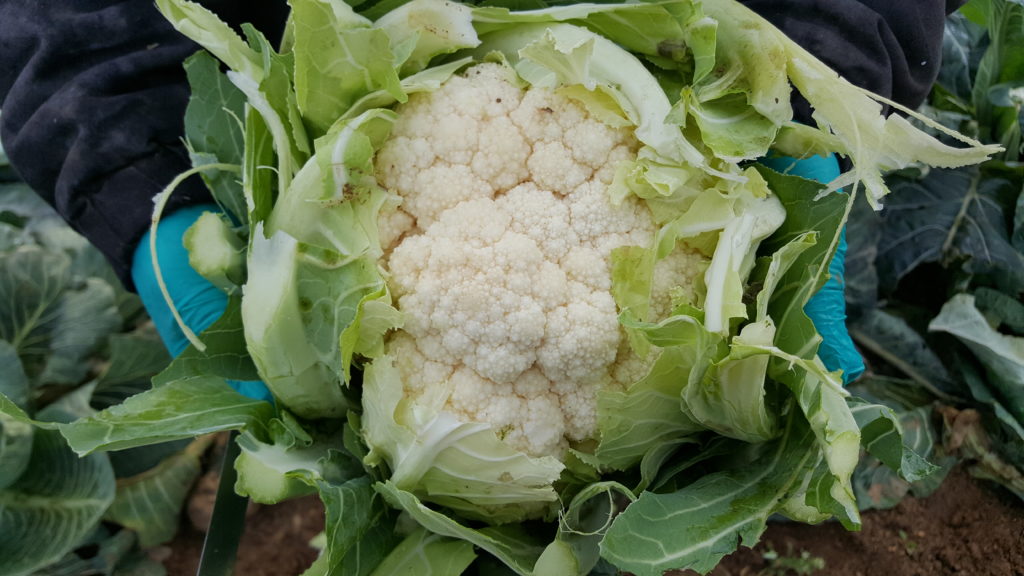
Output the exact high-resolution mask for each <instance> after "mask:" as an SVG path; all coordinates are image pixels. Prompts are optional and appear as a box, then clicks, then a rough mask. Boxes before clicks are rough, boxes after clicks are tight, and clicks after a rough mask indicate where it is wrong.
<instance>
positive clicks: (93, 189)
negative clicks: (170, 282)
mask: <svg viewBox="0 0 1024 576" xmlns="http://www.w3.org/2000/svg"><path fill="white" fill-rule="evenodd" d="M204 4H206V5H207V6H208V7H210V8H211V9H213V10H214V11H216V12H217V13H218V14H219V15H220V16H221V17H222V18H224V19H225V20H226V21H228V22H229V23H235V24H237V23H238V22H240V21H242V20H243V19H245V18H246V14H249V15H252V14H255V15H256V16H257V18H256V20H257V21H260V20H263V21H266V22H262V23H263V24H264V25H265V28H264V30H265V31H266V30H270V32H268V35H269V36H271V37H273V36H277V35H279V34H280V30H281V29H283V23H284V21H285V16H286V14H287V12H286V10H287V6H286V4H285V3H284V2H277V1H276V0H269V1H261V0H251V1H249V2H244V1H240V0H237V1H229V0H207V1H206V2H204ZM265 5H270V6H269V7H268V6H265ZM258 23H260V22H258ZM275 32H276V34H275ZM196 50H198V46H197V45H196V44H194V43H192V42H191V41H190V40H188V39H187V38H185V37H184V36H182V35H180V34H179V33H178V32H177V31H175V30H174V29H173V27H171V25H170V24H169V23H168V22H167V21H166V20H164V18H163V17H162V16H161V15H160V13H159V12H158V11H157V9H156V7H155V5H154V4H153V2H152V1H149V0H74V1H71V2H69V1H67V0H3V1H2V2H0V111H2V113H0V139H2V142H3V145H4V149H5V150H6V152H7V154H8V156H9V157H10V160H11V164H12V165H13V166H14V168H15V169H16V171H17V172H18V174H19V175H20V176H21V177H22V179H24V180H25V181H26V182H27V183H28V184H29V185H30V186H31V187H32V188H33V189H35V190H36V191H37V192H38V193H39V194H40V195H41V196H43V198H45V199H46V200H47V201H48V202H49V203H50V204H51V205H53V206H54V207H55V208H56V209H57V211H58V212H59V213H60V214H61V215H62V216H63V217H64V219H65V220H67V221H68V222H69V223H70V224H71V226H72V227H73V228H74V229H75V230H77V231H78V232H79V233H81V234H82V235H84V236H85V237H86V238H88V239H89V241H90V242H92V243H93V244H94V245H96V246H97V247H98V248H99V249H100V251H102V252H103V254H104V255H105V256H106V257H107V259H108V260H110V262H111V263H112V264H113V266H114V269H115V271H116V272H117V274H118V275H119V277H120V278H121V279H122V281H123V282H124V283H125V285H126V286H129V287H131V279H130V275H129V266H130V263H131V255H132V252H133V251H134V248H135V245H136V244H137V243H138V240H139V238H141V236H142V234H143V233H144V232H145V230H146V229H147V227H148V226H149V221H150V216H151V214H152V211H153V202H152V198H153V196H154V195H156V194H157V193H158V192H159V191H160V190H162V189H163V188H164V187H165V186H166V185H167V184H168V183H169V182H170V181H171V180H172V179H173V178H174V177H175V176H177V175H178V174H180V173H181V172H183V171H185V170H187V169H188V168H189V167H190V163H189V160H188V154H187V152H186V150H185V147H184V145H183V143H182V134H183V118H184V112H185V106H186V104H187V102H188V96H189V89H188V84H187V82H186V79H185V73H184V69H183V68H182V63H183V61H184V60H185V58H187V57H188V56H189V55H191V54H192V53H194V52H195V51H196ZM209 201H210V196H209V193H208V192H207V190H206V188H205V187H204V186H203V184H202V182H201V181H200V180H199V179H198V178H192V179H189V181H187V182H186V183H185V184H184V185H183V186H182V187H181V188H179V189H178V190H177V191H176V192H175V193H174V195H173V196H172V200H171V203H170V205H169V207H168V208H169V209H170V210H174V209H175V208H176V207H179V206H182V205H191V204H196V203H201V202H209Z"/></svg>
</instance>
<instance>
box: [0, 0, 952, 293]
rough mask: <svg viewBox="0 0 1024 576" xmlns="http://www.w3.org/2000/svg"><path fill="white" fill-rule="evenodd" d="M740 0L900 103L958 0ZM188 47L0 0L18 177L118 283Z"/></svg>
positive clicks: (90, 0) (281, 16)
mask: <svg viewBox="0 0 1024 576" xmlns="http://www.w3.org/2000/svg"><path fill="white" fill-rule="evenodd" d="M743 1H744V3H745V4H747V5H748V6H749V7H751V8H752V9H754V10H755V11H757V12H759V13H760V14H762V15H763V16H765V17H766V18H767V19H768V20H770V21H771V22H773V23H774V24H775V25H776V26H778V27H779V28H781V29H782V30H783V31H784V32H786V33H787V34H788V35H790V36H791V37H792V38H793V39H794V40H796V41H797V42H799V43H800V44H802V45H803V46H805V47H806V48H807V49H809V50H810V51H811V52H813V53H815V54H816V55H817V56H818V57H819V58H821V59H823V60H824V61H825V62H826V63H828V64H829V65H831V66H833V67H834V68H835V69H837V70H838V71H839V72H840V73H841V74H843V75H844V76H845V77H847V79H849V80H850V81H852V82H854V83H856V84H859V85H861V86H864V87H866V88H868V89H870V90H873V91H875V92H878V93H879V94H882V95H885V96H889V97H892V98H893V99H895V100H898V101H900V102H901V103H904V104H906V105H908V106H916V105H918V104H919V103H920V102H921V101H922V100H923V99H924V97H925V95H926V94H927V92H928V89H929V87H930V86H931V83H932V81H933V80H934V78H935V76H936V74H937V71H938V60H939V55H940V53H941V46H942V44H941V42H942V29H943V20H944V17H945V15H946V13H947V12H948V11H949V10H951V9H953V8H955V7H956V6H955V5H950V4H947V0H743ZM950 1H953V2H955V1H956V0H950ZM203 3H204V4H205V5H207V6H208V7H210V8H211V9H213V10H214V11H215V12H217V13H218V15H220V16H221V17H222V18H223V19H225V20H226V21H228V22H229V23H232V24H233V25H236V26H237V24H238V23H240V22H242V21H254V24H255V25H256V27H257V28H258V29H260V30H262V31H264V33H266V34H267V35H268V36H269V37H271V38H275V37H278V36H279V34H280V30H281V28H282V26H283V23H284V21H285V16H286V14H287V5H286V3H285V2H284V1H283V0H249V1H244V0H205V1H204V2H203ZM195 50H197V46H196V45H194V44H193V43H192V42H190V41H189V40H187V39H185V38H184V37H182V36H181V35H179V34H178V33H177V32H175V31H174V29H173V28H172V27H171V26H170V25H169V24H168V23H167V22H165V21H164V20H163V18H162V17H161V16H160V14H159V13H158V12H157V11H156V8H155V7H154V6H153V3H152V2H151V1H148V0H74V1H67V0H2V1H0V110H2V115H0V139H2V141H3V144H4V147H5V149H6V150H7V153H8V156H9V157H10V159H11V162H12V164H13V165H14V166H15V168H16V169H17V171H18V172H19V174H20V175H21V176H22V178H23V179H24V180H25V181H26V182H28V183H29V185H31V186H32V187H33V188H34V189H35V190H36V191H37V192H39V194H41V195H42V196H43V197H44V198H45V199H46V200H47V201H48V202H50V203H51V204H52V205H53V206H54V207H55V208H56V209H57V211H58V212H60V214H61V215H62V216H63V217H64V218H65V219H66V220H67V221H68V222H69V223H70V224H71V225H72V227H73V228H74V229H75V230H77V231H79V232H80V233H82V234H83V235H84V236H85V237H86V238H88V239H89V240H90V241H91V242H92V243H93V244H95V245H96V246H97V247H98V248H99V249H100V250H101V251H102V252H103V253H104V254H105V255H106V256H107V258H108V259H109V260H110V262H111V263H112V264H113V265H114V268H115V270H116V271H117V273H118V275H119V276H120V277H121V278H122V280H123V281H124V282H125V284H126V285H127V286H129V287H131V280H130V275H129V265H130V262H131V254H132V252H133V251H134V248H135V245H136V243H137V242H138V240H139V238H140V237H141V236H142V234H143V232H144V231H145V230H146V228H147V226H148V224H149V219H150V214H151V212H152V202H151V200H152V198H153V196H154V195H155V194H156V193H157V192H159V191H160V190H161V189H162V188H163V187H164V186H165V185H166V184H167V183H168V182H170V180H171V179H172V178H174V177H175V176H176V175H177V174H179V173H181V172H182V171H184V170H186V169H187V168H188V167H189V162H188V157H187V154H186V152H185V149H184V146H183V145H182V143H181V138H182V132H183V127H182V119H183V116H184V109H185V105H186V103H187V101H188V86H187V84H186V81H185V76H184V72H183V70H182V62H183V60H184V59H185V58H186V57H188V56H189V55H190V54H192V53H193V52H194V51H195ZM798 106H799V102H798ZM807 113H808V111H807V110H803V113H802V114H803V116H805V117H807V116H808V114H807ZM172 198H173V199H172V201H171V205H170V209H172V210H173V209H174V208H175V207H178V206H181V205H190V204H196V203H200V202H208V201H209V200H210V198H209V194H208V193H207V191H206V190H205V188H204V187H203V186H202V184H201V182H200V181H199V180H198V179H192V181H189V182H186V183H185V185H184V186H183V187H182V188H180V189H179V190H178V191H177V192H176V193H175V194H174V196H173V197H172Z"/></svg>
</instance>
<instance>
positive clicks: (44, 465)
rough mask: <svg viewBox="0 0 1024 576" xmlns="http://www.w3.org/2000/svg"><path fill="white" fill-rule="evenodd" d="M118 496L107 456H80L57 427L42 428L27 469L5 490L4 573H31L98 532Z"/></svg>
mask: <svg viewBox="0 0 1024 576" xmlns="http://www.w3.org/2000/svg"><path fill="white" fill-rule="evenodd" d="M113 498H114V473H113V471H112V470H111V468H110V463H109V461H108V460H107V457H106V455H103V454H95V455H91V456H87V457H84V458H79V457H78V456H76V455H75V454H74V453H73V452H72V451H71V450H70V449H68V447H67V445H66V444H65V442H64V439H63V438H61V436H60V433H58V432H56V431H53V430H36V431H35V434H34V437H33V445H32V458H31V460H30V462H29V465H28V468H27V469H26V470H25V472H24V474H22V475H21V477H20V478H19V479H18V480H17V481H16V482H15V483H14V484H12V485H10V486H9V487H7V488H6V489H4V490H2V491H0V558H3V559H4V562H3V565H2V566H0V574H3V575H4V576H13V575H22V574H28V573H30V572H31V571H33V570H34V569H36V568H39V567H42V566H45V565H46V564H49V563H50V562H53V561H55V560H58V559H60V558H61V557H62V556H64V554H66V553H67V552H69V551H70V550H71V549H72V548H74V547H75V546H76V545H77V544H78V542H79V541H80V540H82V539H83V538H84V537H85V536H87V535H88V534H89V533H90V532H92V530H93V528H94V526H95V524H96V522H97V521H98V520H99V519H100V517H101V516H102V514H103V512H104V510H106V509H107V506H109V505H110V502H111V501H112V500H113Z"/></svg>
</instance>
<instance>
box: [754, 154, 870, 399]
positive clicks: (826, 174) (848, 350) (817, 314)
mask: <svg viewBox="0 0 1024 576" xmlns="http://www.w3.org/2000/svg"><path fill="white" fill-rule="evenodd" d="M761 163H762V164H764V165H765V166H767V167H769V168H771V169H772V170H775V171H777V172H783V173H786V174H792V175H794V176H801V177H803V178H807V179H809V180H817V181H818V182H822V183H827V182H831V181H832V180H835V179H836V178H837V177H838V176H839V161H838V160H836V157H835V156H834V155H832V156H827V157H825V156H811V157H810V158H804V159H802V160H800V159H796V158H791V157H788V156H771V157H768V158H764V159H762V160H761ZM845 272H846V228H843V231H842V234H841V236H840V237H839V246H837V247H836V253H835V256H833V257H832V261H831V262H829V266H828V273H829V276H830V278H829V279H828V282H826V283H825V285H824V286H823V287H822V288H821V290H820V291H819V292H818V293H817V294H815V295H814V296H813V297H811V300H810V301H809V302H807V305H806V306H804V312H806V313H807V315H808V316H809V317H810V318H811V321H812V322H814V327H815V328H817V330H818V333H820V334H821V336H822V339H823V340H822V342H821V346H819V348H818V355H819V356H820V357H821V361H822V362H824V363H825V367H826V368H828V369H829V370H842V371H843V383H845V384H849V383H850V382H853V381H854V380H856V379H857V378H858V377H859V376H860V375H861V374H863V373H864V359H863V358H861V356H860V353H859V352H857V348H856V347H854V345H853V341H852V340H851V339H850V334H849V332H847V331H846V299H845V297H844V294H843V292H844V290H845V288H846V283H845Z"/></svg>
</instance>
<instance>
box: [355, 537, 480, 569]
mask: <svg viewBox="0 0 1024 576" xmlns="http://www.w3.org/2000/svg"><path fill="white" fill-rule="evenodd" d="M475 558H476V553H475V552H474V551H473V545H472V544H470V543H469V542H466V541H465V540H454V539H451V538H445V537H443V536H439V535H437V534H432V533H431V532H430V531H428V530H425V529H422V528H420V529H419V530H416V531H415V532H413V533H412V534H410V535H409V536H406V538H405V539H404V540H402V542H401V543H400V544H399V545H398V546H396V547H395V549H394V550H392V551H391V553H390V554H388V556H387V558H385V559H384V561H383V562H381V563H380V564H379V565H378V566H377V568H376V570H374V571H373V572H372V573H371V576H400V575H407V576H458V575H459V574H462V572H463V571H464V570H465V569H466V568H468V567H469V565H470V563H471V562H473V560H474V559H475Z"/></svg>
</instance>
